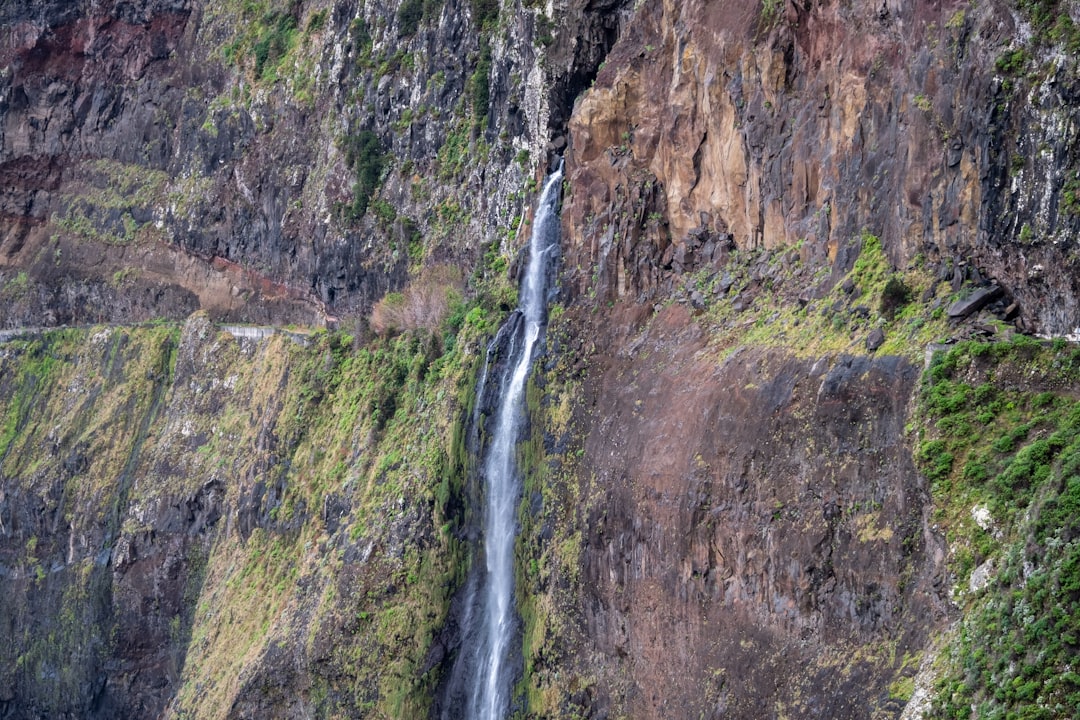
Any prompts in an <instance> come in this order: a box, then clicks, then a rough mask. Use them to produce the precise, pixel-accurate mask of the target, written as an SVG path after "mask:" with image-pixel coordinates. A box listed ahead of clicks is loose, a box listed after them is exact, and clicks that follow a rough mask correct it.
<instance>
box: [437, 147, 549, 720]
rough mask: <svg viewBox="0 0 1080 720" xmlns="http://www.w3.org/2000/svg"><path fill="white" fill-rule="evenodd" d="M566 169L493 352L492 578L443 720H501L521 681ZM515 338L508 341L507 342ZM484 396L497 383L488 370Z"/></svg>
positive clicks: (487, 463) (482, 592) (473, 616)
mask: <svg viewBox="0 0 1080 720" xmlns="http://www.w3.org/2000/svg"><path fill="white" fill-rule="evenodd" d="M561 183H562V165H561V163H560V166H559V169H558V170H556V171H555V172H554V173H553V174H552V175H551V176H550V177H549V178H548V180H547V182H546V183H545V184H544V190H543V193H542V194H541V196H540V200H539V203H538V206H537V210H536V217H535V219H534V220H533V229H532V237H531V239H530V241H529V262H528V266H527V267H526V270H525V276H524V278H523V279H522V283H521V290H520V293H519V299H518V309H517V311H515V313H514V314H513V315H512V316H511V317H510V318H509V319H508V320H507V321H506V325H504V326H503V328H502V329H501V330H500V331H499V336H498V337H497V338H496V340H495V341H494V342H493V344H492V348H491V349H489V351H488V362H489V363H490V362H491V361H492V356H493V355H495V354H496V348H497V344H498V343H500V341H501V342H503V343H505V344H504V345H503V346H502V347H504V348H505V350H506V352H505V355H506V357H505V358H503V359H502V360H503V362H501V363H500V367H501V374H500V375H499V376H498V378H497V380H498V383H499V386H498V394H497V399H496V401H495V408H494V412H493V413H492V416H491V417H490V418H489V421H488V422H489V423H493V424H491V425H490V434H489V438H490V440H489V442H488V444H487V450H486V455H485V457H484V462H483V466H482V468H483V470H482V482H483V487H484V515H483V538H484V553H483V557H484V561H485V572H484V573H483V574H480V575H479V576H478V577H477V578H476V579H477V582H476V583H475V584H473V583H470V585H469V586H468V589H467V591H466V592H467V594H468V598H467V601H466V607H467V608H468V610H467V611H466V614H465V616H464V617H463V618H462V625H463V627H462V639H463V641H462V647H461V650H460V654H459V656H458V659H457V667H455V670H454V673H453V676H454V678H455V681H452V682H460V683H462V684H463V687H459V688H456V689H453V688H452V689H451V697H453V696H455V695H456V696H457V697H458V698H460V701H461V702H463V704H464V707H460V706H457V707H454V706H455V705H458V702H456V701H453V700H452V701H451V702H450V704H449V706H448V707H447V708H445V711H444V714H443V717H453V718H462V717H464V718H469V719H470V720H502V719H503V718H505V717H506V716H507V714H508V713H509V709H510V696H511V691H512V687H511V686H512V683H513V680H514V674H515V668H516V667H518V666H519V664H520V663H515V661H514V660H515V658H514V653H515V652H516V653H520V649H519V648H512V647H511V645H512V643H513V642H514V640H515V638H518V637H519V636H520V633H519V632H518V628H517V625H518V620H517V614H516V612H515V607H514V542H515V538H516V536H517V508H518V503H519V502H520V499H521V493H522V478H521V473H520V471H519V468H518V467H517V455H516V448H517V443H518V441H519V440H520V439H521V433H522V428H523V423H524V419H525V411H526V407H525V383H526V381H527V379H528V375H529V370H530V368H531V367H532V362H533V352H534V350H535V348H536V344H537V341H538V340H539V339H540V337H541V335H542V332H543V328H544V325H545V323H546V320H547V298H548V293H549V285H550V284H551V281H552V277H553V276H554V262H555V258H556V256H557V255H558V243H559V214H558V205H559V190H560V184H561ZM507 332H509V333H510V334H511V336H510V338H509V340H508V341H507V340H506V338H505V337H504V334H505V333H507ZM484 373H485V374H484V375H483V376H482V381H481V384H480V386H479V388H478V390H479V392H483V391H484V387H483V386H484V385H485V384H486V383H487V382H488V381H491V380H495V379H496V378H495V377H491V378H489V377H488V376H487V373H488V369H487V368H485V370H484Z"/></svg>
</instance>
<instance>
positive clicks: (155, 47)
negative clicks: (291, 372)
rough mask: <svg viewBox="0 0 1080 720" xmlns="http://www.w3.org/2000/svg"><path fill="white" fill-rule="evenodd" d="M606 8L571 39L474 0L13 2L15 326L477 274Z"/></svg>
mask: <svg viewBox="0 0 1080 720" xmlns="http://www.w3.org/2000/svg"><path fill="white" fill-rule="evenodd" d="M607 9H608V8H607V7H605V8H595V9H593V8H582V7H580V6H577V5H575V6H573V7H570V8H566V9H565V12H566V13H567V19H569V18H575V19H576V22H577V29H578V34H576V35H574V36H573V37H571V36H568V35H565V34H562V35H560V37H561V40H559V41H556V40H555V38H554V36H552V34H551V32H552V28H553V20H552V19H551V17H552V15H551V14H552V12H553V11H551V10H544V11H541V10H531V9H528V8H522V7H520V6H514V7H508V8H507V9H506V10H503V11H500V9H499V7H498V6H497V5H494V4H486V3H482V2H473V3H469V2H458V1H457V0H452V1H451V2H426V3H420V2H414V3H405V4H403V5H402V6H401V7H398V5H397V4H396V3H394V4H386V3H383V4H370V3H369V4H366V5H359V4H357V3H355V2H354V3H336V4H329V3H325V2H316V3H294V2H283V1H277V0H273V1H267V2H259V3H239V2H226V3H219V4H216V5H213V6H204V5H203V4H202V3H192V2H187V1H177V2H154V1H148V2H139V3H134V4H132V3H127V2H117V3H105V4H101V3H89V2H79V3H52V4H46V5H38V4H35V5H33V6H28V5H23V4H15V5H10V6H7V7H6V8H5V10H4V18H3V24H4V27H5V28H6V30H7V32H5V35H4V38H3V40H2V41H0V66H3V67H4V68H5V71H4V74H3V77H2V78H0V174H2V177H3V179H4V182H3V185H4V195H3V208H2V218H3V225H2V227H0V237H2V238H3V240H2V246H0V272H3V280H4V285H6V286H10V287H6V288H5V292H4V298H5V303H4V308H5V310H4V324H5V325H6V326H9V327H11V326H19V325H55V324H62V323H69V324H70V323H81V322H94V321H101V320H113V321H132V320H144V319H147V318H152V317H158V316H163V317H171V318H182V317H184V316H186V315H187V314H189V313H190V312H192V311H194V310H196V309H199V308H202V309H205V310H207V311H209V312H211V314H212V315H213V316H215V317H228V318H235V319H247V320H260V321H265V320H274V321H278V322H282V323H287V322H301V323H305V324H318V323H323V322H326V320H327V318H328V317H332V316H338V315H342V314H346V315H351V316H356V315H357V314H361V313H366V312H367V311H369V310H370V309H371V306H372V304H373V303H374V302H375V301H376V300H378V299H379V298H380V297H382V295H383V294H385V293H386V292H387V291H388V290H397V289H401V287H402V286H404V285H405V284H406V283H407V281H408V279H409V276H410V269H416V268H417V267H419V266H420V265H423V264H429V263H432V262H441V263H454V264H458V265H462V266H469V267H472V266H475V265H477V263H478V262H479V258H480V255H481V249H482V248H485V247H486V246H488V245H490V244H491V243H493V242H494V243H495V247H496V252H499V251H500V249H499V243H500V242H501V241H502V239H503V238H504V236H505V229H506V228H507V227H509V226H511V225H514V224H515V222H520V216H521V214H522V212H523V207H524V204H523V202H522V199H523V192H524V190H525V188H526V181H527V180H528V179H529V178H530V177H532V176H533V175H534V168H536V167H537V166H538V165H540V164H542V163H543V161H544V159H545V154H544V152H543V151H544V148H545V146H546V144H547V142H548V141H549V139H551V137H552V135H553V134H554V135H558V134H561V132H560V131H559V130H558V128H561V127H563V126H564V125H565V122H566V115H567V112H568V108H567V107H566V104H567V102H568V98H569V97H570V95H569V93H572V92H576V91H577V89H579V88H580V86H581V85H582V84H583V83H584V82H586V81H587V78H588V77H590V73H591V72H593V71H594V70H593V69H594V68H595V65H596V64H597V63H598V62H599V60H600V57H602V55H603V53H604V52H606V49H607V48H608V47H609V46H610V44H611V42H613V40H614V38H613V37H612V34H613V27H614V26H615V24H616V21H615V19H614V18H610V17H606V16H605V15H604V11H605V10H607ZM538 27H540V28H541V29H542V32H541V31H540V30H538ZM541 41H542V42H541ZM545 47H549V48H550V52H547V51H545ZM545 53H546V54H547V55H548V57H549V60H548V62H547V65H546V67H545V66H542V65H541V63H540V58H541V57H543V56H544V55H545ZM549 124H550V125H552V127H554V128H555V129H554V130H552V129H549ZM515 218H517V220H515ZM502 252H504V253H505V254H507V255H509V254H510V249H506V250H504V251H502ZM19 272H22V273H24V275H22V276H19V275H18V273H19ZM16 278H18V279H19V282H18V283H16V284H14V285H13V284H12V280H13V279H16Z"/></svg>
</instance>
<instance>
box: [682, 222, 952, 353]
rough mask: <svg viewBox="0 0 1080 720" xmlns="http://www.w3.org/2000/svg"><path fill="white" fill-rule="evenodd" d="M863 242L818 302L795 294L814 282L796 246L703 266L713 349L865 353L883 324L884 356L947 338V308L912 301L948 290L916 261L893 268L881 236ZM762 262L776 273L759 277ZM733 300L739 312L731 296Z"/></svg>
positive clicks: (699, 285)
mask: <svg viewBox="0 0 1080 720" xmlns="http://www.w3.org/2000/svg"><path fill="white" fill-rule="evenodd" d="M860 243H861V249H860V252H859V256H858V258H857V259H856V260H855V262H854V263H853V266H852V268H851V270H850V272H848V274H847V275H846V276H845V277H844V278H843V279H841V280H840V281H839V282H837V283H836V284H835V285H834V286H833V288H832V289H831V290H830V291H829V292H828V294H826V295H825V296H824V297H823V298H820V299H818V300H815V301H813V302H796V301H795V300H794V299H793V298H792V297H791V293H792V292H801V291H803V290H804V289H805V288H806V286H807V285H808V284H810V283H812V282H813V281H809V282H808V280H807V271H806V269H805V268H803V267H802V264H801V262H799V260H798V259H797V247H796V248H790V247H789V248H779V249H777V250H774V251H772V252H769V253H755V254H750V253H744V252H741V251H735V252H732V253H731V255H730V258H729V261H728V263H727V264H726V266H725V267H724V268H723V270H721V271H720V272H719V273H717V272H714V271H710V270H706V271H702V272H699V273H698V274H697V275H695V276H693V277H692V280H691V283H692V284H691V285H690V287H692V288H693V289H695V290H697V291H699V292H700V293H701V294H702V296H703V297H704V298H705V299H706V307H705V308H704V310H703V313H702V316H701V322H703V323H704V324H705V325H706V326H707V327H708V328H709V330H710V335H711V337H712V339H713V344H714V346H716V347H717V348H718V349H719V350H720V351H721V353H723V354H726V353H728V352H731V351H732V350H733V349H734V348H736V347H738V346H740V345H757V346H766V347H784V348H786V349H787V350H789V351H791V352H794V353H796V354H797V355H799V356H802V357H809V356H815V357H820V356H822V355H825V354H828V353H834V352H853V353H862V352H865V341H866V338H867V335H868V334H869V333H870V332H871V331H872V330H873V329H874V328H881V329H882V331H883V332H884V334H885V342H884V344H883V345H882V346H881V348H879V349H878V352H879V353H881V354H890V355H905V356H907V357H910V358H912V359H915V358H916V357H918V356H921V354H922V352H923V349H924V348H925V347H926V345H927V344H929V343H931V342H934V341H936V340H938V339H940V338H943V337H945V336H947V334H948V326H947V322H946V319H945V318H944V313H943V312H942V311H940V310H939V311H937V312H934V311H932V310H931V309H930V307H929V306H928V304H927V303H922V302H911V299H912V298H913V297H917V296H918V295H921V294H922V293H924V292H926V291H927V289H928V288H930V287H937V288H938V289H939V290H941V291H943V290H944V287H943V286H941V285H939V284H938V283H937V281H936V280H935V279H934V277H933V276H932V274H931V273H930V272H929V271H927V270H926V269H925V268H923V267H921V266H919V265H915V266H913V267H911V268H908V269H905V270H904V271H902V272H898V271H896V270H894V269H893V268H892V266H891V265H890V263H889V260H888V258H887V257H886V256H885V252H884V250H883V249H882V247H881V241H880V240H879V239H878V238H877V237H876V236H874V235H871V234H869V233H865V234H864V235H863V236H862V237H861V238H860ZM763 262H766V263H767V264H768V265H769V267H770V268H771V270H770V275H771V276H770V277H765V278H760V279H755V276H759V275H760V270H756V269H755V268H760V266H761V264H762V263H763ZM725 276H726V277H729V278H730V279H731V281H732V286H731V288H730V289H729V291H728V292H727V294H726V296H725V295H723V294H721V293H719V292H718V287H719V285H720V283H721V281H722V279H723V278H724V277H725ZM845 287H846V288H848V289H847V290H845ZM736 297H738V298H740V300H739V302H740V303H741V305H742V307H741V309H739V308H738V306H737V305H736V303H735V302H734V301H733V300H732V299H731V298H736Z"/></svg>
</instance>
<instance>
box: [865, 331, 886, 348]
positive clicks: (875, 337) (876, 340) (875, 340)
mask: <svg viewBox="0 0 1080 720" xmlns="http://www.w3.org/2000/svg"><path fill="white" fill-rule="evenodd" d="M884 342H885V331H884V330H882V329H881V328H874V329H873V330H871V331H870V334H869V335H867V336H866V351H867V352H874V351H875V350H877V349H878V348H879V347H881V346H882V344H883V343H884Z"/></svg>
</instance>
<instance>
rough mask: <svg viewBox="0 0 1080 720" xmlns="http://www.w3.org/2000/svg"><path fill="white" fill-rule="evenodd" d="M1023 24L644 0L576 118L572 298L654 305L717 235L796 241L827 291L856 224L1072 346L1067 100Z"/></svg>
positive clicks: (957, 7)
mask: <svg viewBox="0 0 1080 720" xmlns="http://www.w3.org/2000/svg"><path fill="white" fill-rule="evenodd" d="M1043 22H1045V20H1044V21H1043ZM1033 23H1034V21H1032V20H1031V19H1030V18H1028V17H1026V16H1025V15H1024V13H1023V12H1021V11H1020V10H1018V9H1016V8H1014V7H1013V6H1012V5H1011V4H1010V3H1006V2H993V3H982V4H979V5H978V6H977V7H971V6H969V5H967V4H965V3H954V4H946V5H941V4H933V3H885V4H881V3H877V4H875V3H854V4H852V3H836V2H824V3H809V4H801V3H794V2H788V3H764V4H761V3H757V2H744V3H728V4H725V5H724V7H723V8H719V7H714V6H713V5H710V4H708V3H670V2H651V3H643V4H642V5H641V6H640V8H639V9H638V10H637V11H636V13H635V15H634V18H633V22H632V23H628V24H627V27H628V30H627V32H626V33H625V34H624V35H623V36H622V37H621V39H620V41H619V42H618V43H617V44H616V45H615V47H614V48H613V51H612V53H611V54H610V55H609V57H608V58H607V61H606V65H605V67H604V69H603V70H602V72H601V73H600V74H599V76H598V77H597V81H596V84H595V86H594V87H593V88H592V89H591V90H590V92H589V93H587V94H586V95H585V96H584V97H583V98H582V101H581V103H580V105H579V107H578V108H577V112H576V113H575V115H574V117H573V118H572V121H571V133H570V134H571V138H572V152H571V154H570V175H571V184H572V186H573V187H574V188H576V192H575V193H574V194H573V196H572V198H571V199H570V200H569V201H568V204H567V210H568V212H567V228H568V233H569V236H570V238H571V242H572V247H573V248H574V251H575V252H576V253H578V255H577V260H576V261H574V264H575V265H576V266H577V267H579V268H580V269H579V270H578V274H577V276H576V279H575V282H574V287H575V288H576V289H577V291H578V292H583V291H584V290H585V288H586V287H587V286H588V284H589V278H590V277H592V276H593V275H594V274H595V276H596V283H597V284H598V287H599V290H600V295H601V296H602V297H611V298H614V297H630V298H634V297H637V296H638V295H640V294H644V295H647V296H649V297H656V296H658V295H663V291H664V289H665V288H667V287H670V283H669V282H667V281H668V279H669V278H670V277H671V275H672V273H674V274H675V275H678V274H680V273H682V272H686V271H688V270H691V269H693V268H695V267H700V266H702V265H703V264H704V265H707V264H708V262H709V258H708V257H703V254H702V252H701V249H702V246H703V245H704V244H706V243H707V242H708V241H709V239H713V240H714V241H715V240H716V239H721V240H723V241H725V242H726V241H727V239H728V238H730V241H731V242H733V243H734V245H735V246H737V247H739V248H741V249H753V248H762V247H765V248H778V247H785V246H794V245H796V244H797V243H800V242H801V250H800V252H801V254H802V257H803V259H804V260H805V261H808V262H813V263H815V264H818V265H823V266H824V265H832V266H833V268H834V273H833V281H835V278H837V277H840V276H842V274H843V273H844V272H846V270H847V269H848V267H850V263H851V261H852V259H853V254H852V252H851V249H850V248H851V245H852V242H853V240H855V239H856V238H857V237H858V236H859V235H860V233H862V232H864V231H869V232H871V233H873V234H875V235H878V236H880V237H881V238H882V240H883V242H884V244H885V247H886V249H887V252H888V254H889V257H890V258H892V260H893V262H894V264H895V265H896V266H898V267H904V266H906V265H907V264H908V263H911V262H913V261H916V260H918V261H919V262H926V263H930V264H931V265H932V266H934V267H936V268H941V269H942V272H945V273H947V274H950V275H951V274H958V275H959V276H960V278H961V279H967V278H968V277H971V276H972V275H973V271H974V270H975V269H977V272H978V273H979V274H981V276H983V277H990V278H993V279H995V280H997V281H998V282H999V283H1000V284H1001V285H1002V287H1004V288H1005V289H1006V290H1008V291H1009V292H1010V294H1011V295H1012V296H1013V297H1015V298H1016V299H1017V300H1018V301H1019V306H1020V310H1021V317H1022V323H1023V326H1024V327H1025V328H1027V329H1029V330H1037V331H1039V332H1044V333H1051V334H1062V333H1071V332H1073V329H1074V328H1075V327H1077V326H1080V309H1078V304H1077V297H1078V288H1077V285H1076V277H1077V276H1078V273H1077V272H1076V267H1075V252H1074V248H1075V246H1076V243H1077V241H1078V230H1080V214H1078V213H1077V205H1076V202H1075V198H1076V191H1077V185H1076V178H1075V175H1076V170H1077V167H1076V162H1077V160H1076V158H1077V147H1076V134H1075V132H1073V130H1071V128H1075V127H1076V126H1077V121H1078V117H1077V115H1076V112H1077V110H1076V109H1077V107H1078V104H1077V102H1076V99H1075V96H1076V93H1077V92H1078V91H1080V85H1078V84H1077V82H1076V79H1075V74H1074V73H1073V72H1072V68H1073V67H1075V63H1076V59H1075V57H1072V56H1071V55H1069V54H1068V53H1067V52H1060V51H1059V50H1058V49H1056V48H1058V46H1057V45H1055V41H1054V40H1052V39H1051V38H1052V33H1050V32H1049V31H1048V30H1047V29H1046V28H1045V27H1039V26H1038V25H1037V24H1036V27H1035V30H1034V32H1032V25H1033ZM1070 27H1071V26H1070ZM1025 28H1026V30H1025ZM1025 33H1028V34H1027V36H1026V39H1025ZM669 247H670V249H669ZM594 269H595V271H594ZM837 270H838V272H836V271H837ZM665 283H666V284H665Z"/></svg>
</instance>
